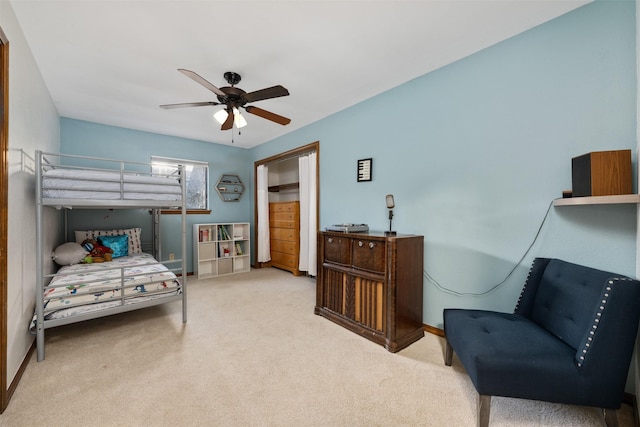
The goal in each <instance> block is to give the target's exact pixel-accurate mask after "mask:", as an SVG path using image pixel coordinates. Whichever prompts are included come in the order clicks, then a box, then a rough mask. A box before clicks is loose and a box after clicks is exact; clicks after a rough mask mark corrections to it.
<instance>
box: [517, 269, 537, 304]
mask: <svg viewBox="0 0 640 427" xmlns="http://www.w3.org/2000/svg"><path fill="white" fill-rule="evenodd" d="M536 264H537V260H534V262H532V263H531V267H529V272H528V273H527V279H526V280H525V281H524V286H523V287H522V291H520V296H519V297H518V301H517V302H516V308H515V309H514V310H513V312H514V313H515V312H516V311H518V307H520V302H522V297H523V296H524V294H525V290H526V289H527V285H528V284H529V278H530V277H531V271H533V267H534V266H535V265H536Z"/></svg>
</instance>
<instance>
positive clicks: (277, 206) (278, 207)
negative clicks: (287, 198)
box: [269, 202, 299, 213]
mask: <svg viewBox="0 0 640 427" xmlns="http://www.w3.org/2000/svg"><path fill="white" fill-rule="evenodd" d="M298 206H299V202H281V203H269V212H270V213H271V212H297V211H298Z"/></svg>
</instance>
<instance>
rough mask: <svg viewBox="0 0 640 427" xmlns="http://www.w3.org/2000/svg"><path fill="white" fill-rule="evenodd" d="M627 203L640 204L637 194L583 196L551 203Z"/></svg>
mask: <svg viewBox="0 0 640 427" xmlns="http://www.w3.org/2000/svg"><path fill="white" fill-rule="evenodd" d="M629 203H632V204H633V203H640V196H639V195H638V194H621V195H616V196H588V197H586V196H585V197H569V198H563V199H555V200H554V201H553V205H554V206H578V205H617V204H629Z"/></svg>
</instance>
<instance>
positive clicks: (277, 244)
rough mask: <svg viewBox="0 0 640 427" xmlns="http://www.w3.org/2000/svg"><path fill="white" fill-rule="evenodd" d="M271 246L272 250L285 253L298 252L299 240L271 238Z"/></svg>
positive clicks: (293, 253)
mask: <svg viewBox="0 0 640 427" xmlns="http://www.w3.org/2000/svg"><path fill="white" fill-rule="evenodd" d="M269 244H270V246H271V252H272V253H273V252H282V253H285V254H292V255H295V254H297V253H298V252H299V251H298V243H297V242H287V241H286V240H273V239H272V240H270V242H269Z"/></svg>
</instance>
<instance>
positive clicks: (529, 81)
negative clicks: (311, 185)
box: [251, 0, 637, 327]
mask: <svg viewBox="0 0 640 427" xmlns="http://www.w3.org/2000/svg"><path fill="white" fill-rule="evenodd" d="M635 37H636V36H635V5H634V2H633V1H630V0H629V1H596V2H594V3H591V4H588V5H586V6H584V7H582V8H579V9H577V10H575V11H573V12H571V13H569V14H567V15H564V16H561V17H559V18H557V19H555V20H553V21H550V22H548V23H546V24H543V25H541V26H539V27H536V28H534V29H532V30H530V31H528V32H525V33H523V34H521V35H519V36H517V37H514V38H511V39H509V40H506V41H504V42H502V43H500V44H497V45H495V46H493V47H490V48H488V49H485V50H484V51H481V52H479V53H477V54H475V55H472V56H470V57H467V58H465V59H463V60H460V61H458V62H456V63H454V64H451V65H449V66H446V67H444V68H441V69H439V70H437V71H435V72H432V73H430V74H427V75H425V76H423V77H420V78H418V79H415V80H413V81H411V82H408V83H406V84H404V85H402V86H400V87H397V88H395V89H393V90H390V91H388V92H386V93H384V94H382V95H380V96H377V97H375V98H372V99H369V100H367V101H365V102H362V103H360V104H358V105H356V106H354V107H352V108H349V109H347V110H344V111H342V112H340V113H337V114H335V115H333V116H330V117H328V118H326V119H324V120H321V121H319V122H316V123H314V124H311V125H309V126H307V127H305V128H303V129H301V130H298V131H295V132H292V133H290V134H287V135H285V136H283V137H281V138H278V139H276V140H274V141H271V142H269V143H267V144H264V145H261V146H259V147H256V148H254V149H252V150H251V155H252V160H254V161H255V160H260V159H264V158H266V157H269V156H271V155H273V154H275V153H279V152H283V151H286V150H289V149H291V148H294V147H298V146H301V145H305V144H308V143H310V142H313V141H317V140H319V141H320V221H319V225H320V227H324V226H326V225H329V224H334V223H342V222H358V223H359V222H363V223H368V224H369V226H370V227H371V228H372V229H385V228H386V227H388V221H387V210H386V208H385V204H384V196H385V194H388V193H392V194H394V195H395V200H396V209H395V211H394V212H395V217H394V229H395V230H397V231H398V232H402V233H415V234H421V235H424V236H425V258H424V264H425V271H426V274H428V275H429V276H430V277H432V278H433V279H434V280H428V279H426V278H425V280H424V290H425V292H424V322H425V323H426V324H429V325H432V326H436V327H442V309H443V308H445V307H477V308H488V309H498V310H505V311H509V310H512V309H513V307H514V305H515V301H516V299H517V296H518V294H519V292H520V290H521V287H522V283H523V281H524V279H525V277H526V274H527V271H528V267H529V265H530V264H531V261H532V259H533V257H536V256H542V257H558V258H563V259H566V260H568V261H572V262H576V263H581V264H585V265H590V266H593V267H597V268H602V269H608V270H613V271H615V272H618V273H621V274H627V275H630V276H633V275H635V271H636V270H635V264H636V246H635V234H636V207H635V206H631V205H626V206H586V207H557V208H554V207H551V208H550V211H549V216H548V218H547V219H546V222H545V224H544V226H543V228H542V230H541V232H540V236H539V238H538V239H537V241H536V243H535V244H534V245H533V247H532V249H531V251H530V252H529V253H528V255H527V256H526V257H525V259H524V260H523V261H522V263H520V264H519V266H518V268H516V271H515V272H514V274H513V275H511V276H510V277H508V278H507V276H508V274H509V272H510V271H511V270H512V269H513V268H514V266H515V265H516V264H517V263H518V261H519V260H520V258H521V257H522V256H523V255H524V254H525V252H526V251H527V249H528V247H529V246H530V245H531V243H532V241H533V240H534V237H535V235H536V233H537V231H538V228H539V227H540V225H541V223H542V221H543V218H545V213H546V211H547V209H548V207H549V205H550V203H551V201H552V200H553V199H554V198H558V197H561V194H562V191H563V190H567V189H571V158H572V157H575V156H578V155H581V154H584V153H587V152H591V151H602V150H617V149H632V152H633V156H634V158H633V162H634V168H635V165H636V163H637V161H636V158H635V153H636V148H635V147H636V136H635V135H636V71H635V70H636V62H635V61H636V51H635V49H636V46H635ZM408 43H413V44H414V45H415V47H414V49H415V53H416V55H421V54H427V53H426V52H421V50H420V41H419V40H410V41H408ZM398 66H402V64H398ZM292 119H293V120H295V117H293V118H292ZM368 157H372V158H373V181H372V182H365V183H357V182H356V161H357V160H358V159H362V158H368ZM634 182H636V177H635V176H634ZM251 198H253V195H251ZM505 278H507V280H506V281H505V282H504V283H503V284H501V285H500V286H498V287H497V289H495V290H494V291H492V292H489V293H487V294H485V295H480V294H482V293H483V292H486V291H487V290H490V289H492V288H493V287H495V286H496V285H498V284H499V283H501V282H502V281H503V280H504V279H505ZM435 282H438V283H439V284H440V285H441V286H443V287H445V288H447V289H449V290H450V291H455V292H458V293H468V294H470V295H464V296H458V295H453V294H452V293H451V292H450V291H444V290H442V289H439V288H438V287H437V286H436V285H435Z"/></svg>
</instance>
